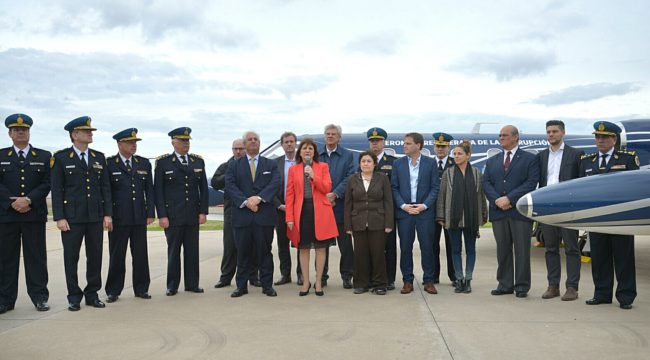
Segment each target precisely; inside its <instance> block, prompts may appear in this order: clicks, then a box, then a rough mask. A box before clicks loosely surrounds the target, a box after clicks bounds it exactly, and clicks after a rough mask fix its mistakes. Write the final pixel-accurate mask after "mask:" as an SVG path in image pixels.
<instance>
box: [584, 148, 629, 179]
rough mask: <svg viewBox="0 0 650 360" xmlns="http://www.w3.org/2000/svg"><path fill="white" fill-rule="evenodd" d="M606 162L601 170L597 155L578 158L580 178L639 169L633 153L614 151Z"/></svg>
mask: <svg viewBox="0 0 650 360" xmlns="http://www.w3.org/2000/svg"><path fill="white" fill-rule="evenodd" d="M608 160H609V161H608V162H607V166H606V167H604V168H602V169H601V168H600V162H601V159H599V153H595V154H588V155H583V156H582V157H581V158H580V177H584V176H591V175H597V174H601V173H608V172H617V171H626V170H636V169H638V168H639V158H638V157H637V156H636V153H635V152H633V151H630V152H627V151H619V150H614V152H613V153H612V158H611V159H608Z"/></svg>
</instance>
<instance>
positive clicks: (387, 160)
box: [375, 153, 397, 283]
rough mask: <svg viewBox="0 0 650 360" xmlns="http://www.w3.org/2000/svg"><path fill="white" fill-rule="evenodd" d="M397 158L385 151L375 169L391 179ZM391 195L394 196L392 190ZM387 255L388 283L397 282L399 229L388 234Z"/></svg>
mask: <svg viewBox="0 0 650 360" xmlns="http://www.w3.org/2000/svg"><path fill="white" fill-rule="evenodd" d="M396 159H397V158H396V157H394V156H392V155H387V154H386V153H384V156H382V157H381V158H380V159H377V160H378V161H377V166H375V171H379V172H381V173H384V174H386V176H388V181H390V178H391V174H392V173H393V162H394V161H395V160H396ZM391 196H393V194H392V192H391ZM384 255H385V257H386V276H387V281H388V283H395V274H396V272H397V230H396V229H395V227H393V230H392V231H391V232H389V233H388V234H386V249H385V250H384Z"/></svg>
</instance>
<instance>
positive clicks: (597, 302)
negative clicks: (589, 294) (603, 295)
mask: <svg viewBox="0 0 650 360" xmlns="http://www.w3.org/2000/svg"><path fill="white" fill-rule="evenodd" d="M611 303H612V302H611V301H605V300H600V299H596V298H592V299H589V300H587V301H585V304H587V305H600V304H611Z"/></svg>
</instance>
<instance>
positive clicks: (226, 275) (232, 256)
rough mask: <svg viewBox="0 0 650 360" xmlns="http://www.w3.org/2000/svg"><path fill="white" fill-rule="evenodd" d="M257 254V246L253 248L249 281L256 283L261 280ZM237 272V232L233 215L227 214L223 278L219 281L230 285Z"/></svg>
mask: <svg viewBox="0 0 650 360" xmlns="http://www.w3.org/2000/svg"><path fill="white" fill-rule="evenodd" d="M254 254H255V246H253V249H252V252H251V256H252V262H251V271H250V275H249V276H248V279H249V280H250V281H256V280H258V279H259V275H258V272H259V269H258V267H257V256H253V255H254ZM236 271H237V248H236V247H235V230H234V229H233V226H232V215H231V214H229V213H225V214H224V217H223V256H222V258H221V276H220V278H219V281H221V282H222V283H226V284H230V282H232V278H234V277H235V272H236Z"/></svg>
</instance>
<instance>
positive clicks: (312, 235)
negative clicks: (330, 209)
mask: <svg viewBox="0 0 650 360" xmlns="http://www.w3.org/2000/svg"><path fill="white" fill-rule="evenodd" d="M314 219H315V217H314V200H313V199H305V201H303V203H302V212H301V214H300V243H299V244H298V248H299V249H320V248H326V247H328V246H332V245H333V244H334V241H335V239H333V238H332V239H327V240H316V227H315V221H314Z"/></svg>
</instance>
